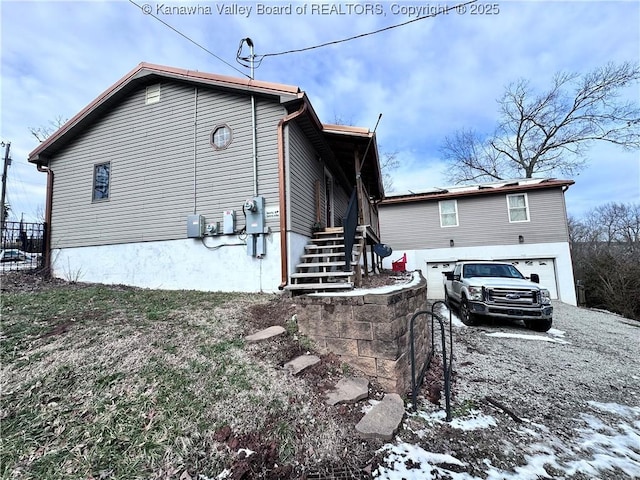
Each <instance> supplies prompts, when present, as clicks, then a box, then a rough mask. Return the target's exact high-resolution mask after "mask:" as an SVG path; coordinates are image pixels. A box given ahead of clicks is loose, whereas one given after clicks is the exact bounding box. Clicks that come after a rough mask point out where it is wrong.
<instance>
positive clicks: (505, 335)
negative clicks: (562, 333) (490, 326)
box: [485, 332, 571, 345]
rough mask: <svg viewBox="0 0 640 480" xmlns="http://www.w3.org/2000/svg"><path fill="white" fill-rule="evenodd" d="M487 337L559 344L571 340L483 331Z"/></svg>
mask: <svg viewBox="0 0 640 480" xmlns="http://www.w3.org/2000/svg"><path fill="white" fill-rule="evenodd" d="M485 335H486V336H487V337H497V338H519V339H524V340H538V341H541V342H550V343H561V344H565V345H566V344H570V343H571V342H567V341H566V340H561V339H560V338H552V337H545V336H543V335H527V334H524V333H505V332H494V333H485Z"/></svg>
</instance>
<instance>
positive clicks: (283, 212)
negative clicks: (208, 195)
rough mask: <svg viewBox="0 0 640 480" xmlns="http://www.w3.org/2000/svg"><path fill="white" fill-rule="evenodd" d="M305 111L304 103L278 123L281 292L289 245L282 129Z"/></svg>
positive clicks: (287, 272)
mask: <svg viewBox="0 0 640 480" xmlns="http://www.w3.org/2000/svg"><path fill="white" fill-rule="evenodd" d="M306 111H307V102H306V101H305V102H304V103H303V104H302V106H301V107H300V109H299V110H297V111H296V112H293V113H291V114H289V115H286V116H285V117H283V118H282V119H281V120H280V121H279V122H278V184H279V190H280V275H281V279H282V283H281V284H280V286H278V289H279V290H282V289H283V288H284V287H285V286H286V285H287V284H288V283H289V266H288V257H289V245H288V242H287V192H286V187H287V185H286V183H287V176H286V175H285V173H286V172H285V167H286V162H285V148H284V127H285V125H286V124H287V123H289V122H290V121H291V120H293V119H295V118H297V117H299V116H300V115H302V114H303V113H305V112H306Z"/></svg>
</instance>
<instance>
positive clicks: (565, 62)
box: [0, 0, 640, 219]
mask: <svg viewBox="0 0 640 480" xmlns="http://www.w3.org/2000/svg"><path fill="white" fill-rule="evenodd" d="M135 1H136V4H137V5H138V6H136V5H135V4H133V3H132V2H130V1H128V0H116V1H105V2H100V1H68V2H59V1H28V0H27V1H25V0H20V1H11V0H3V1H2V2H0V8H1V11H0V15H1V30H2V38H1V40H2V43H1V48H2V71H1V79H2V86H1V102H2V104H1V107H2V117H1V131H0V136H1V139H2V141H3V142H11V157H12V159H13V163H12V165H11V166H10V169H9V177H8V189H7V196H8V201H9V203H10V205H11V209H12V217H14V218H20V216H21V215H22V214H24V216H25V218H26V219H33V218H35V217H37V216H38V215H39V214H40V212H42V211H43V210H44V198H45V175H44V174H41V173H38V172H37V171H36V169H35V166H33V165H30V164H27V162H26V158H27V156H28V153H29V152H30V151H31V150H33V149H34V148H35V147H36V145H37V143H38V141H37V140H36V139H35V138H34V137H33V136H32V135H31V134H30V132H29V129H30V127H41V126H47V125H48V124H49V122H50V121H52V120H54V119H56V118H59V117H62V118H70V117H71V116H73V115H74V114H76V113H77V112H78V111H79V110H81V109H82V108H83V107H84V106H86V105H87V104H88V103H89V102H91V101H92V100H93V99H94V98H95V97H97V96H98V95H99V94H100V93H101V92H102V91H104V90H105V89H106V88H108V87H109V86H110V85H112V84H113V83H114V82H116V81H117V80H118V79H119V78H120V77H122V76H123V75H124V74H126V73H127V72H129V71H130V70H132V69H133V68H134V67H135V66H136V65H137V64H138V63H140V62H150V63H157V64H161V65H168V66H174V67H180V68H188V69H192V70H200V71H206V72H213V73H220V74H225V75H234V76H242V75H247V74H248V73H249V71H248V70H247V69H246V68H244V67H242V66H241V65H239V64H238V63H237V62H236V61H235V57H236V52H237V50H238V46H239V43H240V40H241V39H242V38H245V37H250V38H251V39H252V40H253V42H254V44H255V53H256V54H258V55H263V54H269V53H278V52H282V51H287V50H295V49H300V48H305V47H309V46H314V45H319V44H323V43H327V42H332V41H334V40H340V39H344V38H347V37H351V36H355V35H359V34H363V33H367V32H371V31H375V30H379V29H384V28H385V27H390V26H392V25H397V24H400V23H403V22H407V21H409V20H412V19H415V18H416V17H417V16H420V14H424V13H432V12H434V11H438V10H442V9H443V8H444V7H451V6H454V5H456V4H457V3H461V2H445V1H442V2H425V1H413V0H411V1H401V0H400V1H387V0H385V1H381V2H378V3H376V2H361V3H355V2H351V1H345V2H342V3H335V4H331V3H320V2H303V1H286V2H280V1H275V2H274V1H272V0H269V1H266V2H264V3H262V4H259V3H257V2H232V1H228V2H223V1H218V0H201V1H200V2H197V1H196V2H187V1H180V0H173V1H167V2H164V3H163V2H155V1H148V0H135ZM332 5H333V6H332ZM174 6H185V7H187V6H191V7H196V8H195V9H194V10H195V14H191V15H179V14H169V13H167V10H168V9H171V7H174ZM265 7H270V8H271V11H267V9H266V8H265ZM273 7H280V8H273ZM410 7H413V8H410ZM143 9H144V10H145V11H150V12H151V13H152V15H148V14H145V13H144V12H143ZM420 9H422V10H420ZM276 10H279V11H276ZM154 16H155V17H157V19H156V18H154ZM158 19H160V20H162V21H164V22H166V23H167V24H169V25H171V26H172V27H174V28H175V29H176V30H178V31H179V32H181V33H182V34H184V36H186V37H189V38H190V39H192V40H193V41H194V42H196V43H198V44H200V45H201V46H202V47H204V48H200V47H198V46H196V45H195V44H194V43H192V42H190V41H188V40H187V39H185V38H184V37H183V36H181V35H179V34H178V33H176V32H175V31H172V30H171V29H170V28H169V27H167V26H166V25H164V24H163V23H161V22H160V21H159V20H158ZM205 49H206V50H208V51H209V52H207V51H205ZM216 57H219V58H216ZM220 59H222V60H224V61H221V60H220ZM639 59H640V2H637V1H636V0H629V1H563V2H550V1H514V0H508V1H505V0H502V1H498V2H495V3H493V2H478V3H477V4H475V5H469V6H467V8H466V11H465V12H464V13H462V12H453V11H452V12H449V13H448V14H442V15H438V16H436V17H433V18H426V19H423V20H419V21H415V22H412V23H409V24H407V25H404V26H402V27H399V28H393V29H389V30H386V31H383V32H381V33H377V34H375V35H369V36H364V37H362V38H359V39H357V40H353V41H348V42H343V43H337V44H333V45H330V46H327V47H323V48H317V49H312V50H308V51H305V52H300V53H291V54H286V55H279V56H267V57H265V58H264V60H263V62H262V63H261V64H260V66H259V68H257V69H256V71H255V77H256V78H257V79H260V80H267V81H274V82H279V83H286V84H292V85H297V86H299V87H300V88H301V89H303V90H305V91H306V92H307V94H308V95H309V98H310V100H311V103H312V104H313V106H314V108H315V109H316V111H317V112H318V114H319V116H320V119H321V120H322V121H323V122H326V123H333V122H335V121H336V120H341V121H343V122H345V123H348V124H352V125H358V126H364V127H369V128H373V126H374V125H375V122H376V119H377V116H378V114H379V113H382V114H383V117H382V120H381V122H380V125H379V127H378V141H379V145H380V150H381V151H382V152H397V158H398V160H399V161H400V167H399V168H398V169H397V170H396V171H395V172H394V187H395V190H396V191H403V190H408V189H409V190H420V189H426V188H429V187H433V186H443V185H447V180H446V165H445V164H444V163H443V162H442V161H441V154H440V147H441V145H442V142H443V139H444V138H445V136H447V135H449V134H452V133H453V132H454V131H456V130H458V129H461V128H474V129H475V130H477V131H479V132H490V131H492V130H493V128H494V126H495V122H496V119H497V114H498V108H497V102H496V100H497V99H498V98H499V97H500V96H501V94H502V92H503V91H504V88H505V86H506V85H507V84H509V83H511V82H513V81H515V80H518V79H520V78H526V79H529V80H530V81H531V83H532V85H533V86H535V87H538V88H540V89H542V88H544V87H545V86H548V85H549V84H550V82H551V79H552V77H553V75H554V73H556V72H559V71H570V72H587V71H590V70H592V69H594V68H597V67H599V66H602V65H604V64H605V63H607V62H623V61H632V62H638V61H639ZM623 95H624V96H625V97H627V98H628V99H635V100H637V99H638V98H640V87H639V86H638V85H636V86H634V87H631V88H629V89H628V90H627V91H625V92H624V93H623ZM2 154H3V156H4V149H3V150H2ZM589 160H590V163H589V167H588V168H587V169H586V170H584V171H583V172H582V173H581V174H580V175H579V176H576V177H575V178H574V180H575V181H576V184H575V185H574V186H573V187H571V188H570V189H569V191H568V192H567V208H568V210H569V213H570V214H573V215H577V216H580V215H581V214H583V213H584V212H586V211H587V210H589V209H591V208H593V207H595V206H597V205H599V204H602V203H605V202H609V201H619V202H639V201H640V153H638V152H637V151H636V152H626V151H624V150H621V149H619V148H614V147H611V146H607V145H595V146H594V147H593V148H592V149H591V150H590V151H589Z"/></svg>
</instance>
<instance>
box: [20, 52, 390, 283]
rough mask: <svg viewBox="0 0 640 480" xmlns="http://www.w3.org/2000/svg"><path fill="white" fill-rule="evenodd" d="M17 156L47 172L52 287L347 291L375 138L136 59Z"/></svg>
mask: <svg viewBox="0 0 640 480" xmlns="http://www.w3.org/2000/svg"><path fill="white" fill-rule="evenodd" d="M365 152H367V153H366V155H367V156H366V158H365V157H364V155H365ZM29 161H30V162H32V163H34V164H35V165H36V166H37V168H38V170H40V171H42V172H44V173H46V174H47V176H48V182H47V203H46V212H45V216H46V222H47V224H48V227H49V228H48V236H47V239H46V243H47V247H46V251H47V254H46V258H47V263H48V265H49V267H50V269H51V272H52V274H53V275H54V276H56V277H68V278H74V279H78V280H81V281H90V282H99V283H113V284H127V285H135V286H142V287H153V288H169V289H198V290H211V291H214V290H221V291H277V290H278V289H283V288H291V289H305V288H306V289H308V290H323V289H325V288H326V289H331V288H350V287H352V286H353V285H354V284H355V283H357V279H358V273H359V272H358V270H359V265H360V264H361V263H363V261H364V262H366V259H367V255H366V249H367V246H368V245H369V246H371V245H374V244H375V243H377V242H379V226H378V219H377V205H376V203H377V202H378V201H379V200H380V199H381V198H382V196H383V189H382V182H381V176H380V169H379V162H378V151H377V146H376V141H375V134H374V133H372V132H369V131H368V130H367V129H363V128H357V127H345V126H338V125H326V124H322V123H321V122H320V121H319V119H318V117H317V115H316V113H315V111H314V109H313V107H312V105H311V103H310V101H309V99H308V97H307V95H306V94H305V93H304V92H303V91H301V90H300V89H299V88H298V87H294V86H290V85H282V84H276V83H269V82H262V81H256V80H251V79H239V78H232V77H226V76H221V75H214V74H208V73H202V72H197V71H190V70H183V69H177V68H171V67H164V66H159V65H152V64H146V63H141V64H140V65H138V66H137V67H136V68H135V69H134V70H132V71H131V72H129V73H128V74H127V75H125V76H124V77H123V78H121V79H120V80H118V81H117V82H116V83H115V84H114V85H113V86H111V87H110V88H108V89H107V90H106V91H105V92H103V93H102V94H101V95H100V96H98V97H97V98H96V99H95V100H94V101H93V102H92V103H91V104H89V105H88V106H87V107H85V108H84V109H83V110H82V111H81V112H79V113H78V114H77V115H75V116H74V117H73V118H71V119H70V120H69V121H68V122H67V123H66V124H65V125H64V126H62V127H61V128H60V129H59V130H58V131H57V132H55V133H54V134H53V135H51V136H50V137H49V138H48V139H47V140H46V141H44V142H42V143H41V144H40V145H39V146H38V147H37V148H36V149H35V150H34V151H33V152H31V153H30V155H29ZM346 218H350V219H351V220H350V221H349V222H348V223H349V225H348V226H347V227H348V228H347V229H345V228H344V225H343V223H344V222H345V219H346ZM345 230H348V231H345ZM345 246H346V247H345ZM347 250H348V254H347V253H346V252H347ZM323 254H324V255H323ZM314 255H315V256H314ZM331 255H333V256H331ZM372 257H373V253H372ZM328 259H331V260H332V261H331V262H330V264H327V265H318V264H319V263H321V261H324V260H328ZM371 261H372V262H373V261H374V259H373V258H372V259H371ZM295 285H297V286H298V287H295V288H293V287H294V286H295Z"/></svg>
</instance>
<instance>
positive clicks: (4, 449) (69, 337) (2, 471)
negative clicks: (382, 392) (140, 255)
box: [0, 274, 364, 480]
mask: <svg viewBox="0 0 640 480" xmlns="http://www.w3.org/2000/svg"><path fill="white" fill-rule="evenodd" d="M1 280H2V290H3V292H2V305H1V308H2V330H1V337H0V362H1V365H2V379H1V392H2V393H1V396H0V420H1V429H2V431H1V443H0V460H1V464H0V477H1V478H3V479H4V478H7V479H8V478H20V479H22V478H24V479H39V480H42V479H53V478H55V479H59V478H74V479H75V478H86V479H137V478H140V479H143V478H144V479H165V478H198V477H200V478H216V477H217V476H218V475H219V474H220V473H221V472H223V471H224V470H225V469H229V471H230V472H231V473H233V474H234V475H235V477H234V478H289V477H291V478H293V472H300V471H304V470H305V469H309V468H313V466H314V465H321V464H323V463H324V462H327V461H329V459H331V460H332V461H335V460H336V459H340V458H343V457H344V458H354V454H356V456H357V453H358V452H354V451H353V448H354V447H353V445H352V444H353V438H352V437H353V431H352V426H349V425H347V424H345V422H344V421H341V419H340V418H339V417H337V416H336V415H335V413H331V412H328V411H327V409H326V408H325V406H324V405H323V403H322V399H321V398H320V397H319V396H318V395H317V392H315V391H314V389H313V388H312V389H310V388H309V385H308V384H307V383H306V382H305V381H304V380H301V379H298V378H294V377H292V376H291V375H289V374H287V372H286V371H284V370H283V369H282V368H281V365H280V364H279V363H281V362H274V361H273V360H274V358H278V355H277V352H273V355H270V354H269V351H268V349H273V348H277V344H275V347H274V345H273V344H272V345H271V346H251V345H245V342H244V340H243V337H244V335H246V334H247V333H251V329H252V328H255V325H253V326H252V325H251V324H250V323H249V322H248V319H250V317H251V314H250V312H251V311H252V308H253V311H256V312H262V315H263V316H264V315H265V313H267V314H268V312H269V311H273V312H276V314H275V315H273V316H274V318H259V319H257V320H259V321H258V323H265V324H267V323H272V324H281V325H286V324H287V321H288V320H289V318H283V317H282V316H280V317H278V315H277V313H278V312H281V311H282V310H281V309H280V310H278V309H275V308H274V309H272V310H269V308H268V307H269V305H271V304H273V303H274V302H276V303H277V302H281V300H278V301H276V300H274V298H273V296H269V295H244V294H227V293H202V292H189V291H155V290H144V289H134V288H128V287H122V286H103V285H82V284H70V283H64V282H53V283H47V282H42V281H41V280H39V279H35V278H32V277H30V276H28V275H24V274H22V275H14V276H9V275H4V276H3V277H2V279H1ZM34 285H36V286H34ZM256 306H259V308H256ZM276 317H277V318H276ZM290 327H291V326H290ZM292 334H293V327H291V329H290V333H289V334H288V335H287V337H288V338H287V339H286V340H283V341H282V342H284V343H286V345H288V348H289V349H291V345H292V344H295V343H296V342H297V346H298V347H299V348H300V349H304V347H305V345H303V344H300V342H301V341H303V339H298V337H297V336H293V335H292ZM284 343H282V345H284ZM282 345H281V346H282ZM294 350H295V348H294ZM355 444H356V446H357V445H358V442H355ZM347 446H348V447H347ZM243 447H247V448H253V451H256V450H257V451H256V453H255V454H254V455H253V457H252V458H253V459H257V460H256V461H251V462H250V461H248V460H247V459H244V460H243V458H242V457H243V454H242V453H240V456H239V457H238V451H239V450H241V449H242V448H243ZM356 448H357V447H356ZM363 448H364V447H363ZM345 450H349V452H348V454H347V452H346V451H345ZM345 461H346V460H345Z"/></svg>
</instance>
